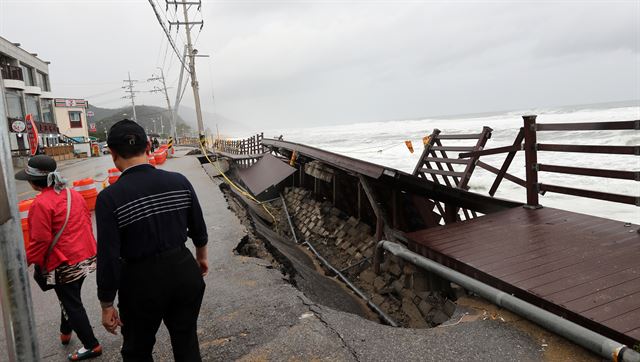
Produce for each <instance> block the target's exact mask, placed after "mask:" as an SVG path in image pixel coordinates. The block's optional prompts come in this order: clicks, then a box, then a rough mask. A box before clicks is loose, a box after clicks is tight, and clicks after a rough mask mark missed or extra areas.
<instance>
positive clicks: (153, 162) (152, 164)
mask: <svg viewBox="0 0 640 362" xmlns="http://www.w3.org/2000/svg"><path fill="white" fill-rule="evenodd" d="M147 159H148V160H149V164H150V165H151V166H155V165H156V158H155V156H154V155H152V154H150V155H148V156H147Z"/></svg>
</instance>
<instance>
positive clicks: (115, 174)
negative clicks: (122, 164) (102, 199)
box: [108, 167, 121, 185]
mask: <svg viewBox="0 0 640 362" xmlns="http://www.w3.org/2000/svg"><path fill="white" fill-rule="evenodd" d="M108 173H109V185H113V184H114V183H116V181H118V178H120V174H121V172H120V170H118V169H117V168H115V167H114V168H110V169H109V171H108Z"/></svg>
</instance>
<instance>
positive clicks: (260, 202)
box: [200, 143, 278, 228]
mask: <svg viewBox="0 0 640 362" xmlns="http://www.w3.org/2000/svg"><path fill="white" fill-rule="evenodd" d="M200 149H201V150H202V154H203V155H204V157H206V159H207V161H209V163H210V164H212V165H213V167H215V168H216V170H217V171H218V172H219V173H220V175H221V176H222V178H224V180H225V181H226V182H227V183H228V184H229V185H230V186H231V187H233V188H234V189H236V190H237V191H238V192H239V193H240V194H242V195H243V196H245V197H247V198H249V199H250V200H251V201H253V202H255V203H257V204H258V205H260V206H262V208H263V209H264V211H266V212H267V214H269V216H271V218H272V219H273V225H275V226H276V228H277V227H278V223H277V221H276V217H275V216H274V215H273V214H272V213H271V211H269V209H268V208H267V206H266V205H267V204H266V203H265V202H263V201H258V200H257V199H256V198H255V197H253V195H251V194H250V193H249V192H248V191H246V190H245V189H243V188H242V187H240V186H238V185H236V184H235V183H234V182H233V181H231V179H230V178H229V177H227V175H226V174H225V173H224V172H223V171H222V170H221V169H220V167H218V164H217V163H215V162H213V161H211V159H210V158H209V152H208V151H207V150H206V149H205V148H204V145H203V144H202V143H200Z"/></svg>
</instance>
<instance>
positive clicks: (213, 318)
mask: <svg viewBox="0 0 640 362" xmlns="http://www.w3.org/2000/svg"><path fill="white" fill-rule="evenodd" d="M177 156H179V158H176V159H173V160H171V162H169V163H167V165H166V166H165V169H170V170H174V171H178V172H181V173H183V174H184V175H185V176H187V178H189V180H190V181H191V183H192V184H193V186H194V188H195V190H196V192H197V193H198V195H199V198H200V202H201V204H202V206H203V211H204V216H205V220H206V222H207V225H208V228H209V229H208V230H209V234H210V248H211V249H210V252H209V257H210V273H209V275H208V276H207V277H206V279H205V281H206V283H207V289H206V294H205V297H204V301H203V306H202V309H201V314H200V318H199V328H198V333H199V337H200V343H201V350H202V356H203V359H204V360H207V361H223V360H224V361H226V360H233V359H239V358H243V357H244V358H245V359H251V358H266V359H273V360H287V359H289V358H297V359H302V360H306V359H312V358H328V359H333V360H347V361H348V360H425V359H426V360H452V361H453V360H456V361H458V360H460V359H463V360H465V359H466V360H477V359H480V358H481V359H495V360H497V359H502V358H508V359H515V360H523V359H526V360H538V359H540V358H542V352H541V351H540V341H538V340H535V339H533V338H532V337H530V336H528V335H527V334H525V333H524V332H522V331H520V330H519V329H517V328H515V327H514V326H513V325H510V324H506V323H502V322H500V321H495V320H486V321H477V322H473V323H462V324H459V325H456V326H452V327H447V328H443V329H442V330H438V331H434V330H410V329H395V328H391V327H386V326H383V325H379V324H376V323H374V322H371V321H367V320H364V319H362V318H360V317H356V316H353V315H350V314H347V313H342V312H337V311H334V310H331V309H328V308H326V307H323V306H319V305H315V304H313V303H312V302H310V301H309V300H308V299H307V298H306V297H305V296H304V295H303V294H302V293H301V292H299V291H298V290H297V289H295V288H294V287H293V286H291V285H290V284H289V283H287V282H286V281H284V280H283V278H282V274H281V273H280V272H279V271H278V270H276V269H272V268H271V267H270V265H269V264H268V263H266V262H264V261H262V260H260V259H255V258H247V257H243V256H236V255H234V253H233V249H234V248H235V247H236V246H237V244H238V243H239V241H240V240H241V238H242V237H243V236H244V235H245V233H246V231H245V230H244V228H243V227H242V226H241V225H240V223H239V221H238V220H237V219H236V217H235V215H234V214H232V213H231V212H230V211H229V210H228V209H227V204H226V202H225V200H224V198H223V196H222V194H221V192H220V191H219V190H218V187H217V186H216V185H215V184H214V183H212V181H211V180H210V179H209V178H208V176H207V175H206V174H205V172H204V171H203V169H202V168H201V167H200V165H199V163H198V161H197V159H195V158H191V157H185V156H184V151H182V152H180V153H178V154H177ZM86 162H92V161H86ZM96 162H99V160H98V161H96ZM74 167H80V168H88V167H91V165H90V164H87V163H82V164H78V165H75V166H74ZM65 171H66V170H65ZM36 288H37V287H36ZM83 292H84V294H83V299H84V302H85V303H84V304H85V305H86V306H87V313H88V314H89V317H90V319H91V323H92V325H93V327H94V329H95V331H96V334H97V337H98V338H99V339H100V340H101V341H102V342H103V346H104V351H105V353H104V355H103V357H101V360H105V361H119V360H120V353H119V349H120V345H121V339H120V336H112V335H110V334H108V333H107V332H106V331H104V329H103V328H102V327H101V326H100V307H99V304H98V301H97V298H96V290H95V276H94V274H92V275H91V277H90V278H88V279H87V281H86V288H85V290H84V291H83ZM32 295H33V297H34V310H35V313H36V323H37V331H38V342H39V345H40V349H41V356H42V357H43V359H44V360H52V361H58V360H62V359H64V357H65V356H66V354H67V353H68V352H69V351H70V350H71V349H72V348H77V340H76V339H75V338H74V340H72V342H71V344H70V345H69V347H63V346H61V345H60V344H59V342H58V339H57V329H56V328H55V325H56V323H57V322H58V318H59V314H58V313H57V308H58V306H57V304H56V303H55V296H54V295H53V294H51V293H35V289H32ZM547 338H548V337H547ZM157 339H158V343H156V348H155V353H154V357H155V359H156V360H157V361H165V360H171V356H172V353H171V347H170V343H169V336H168V334H167V333H166V329H165V328H164V327H161V330H160V332H159V333H158V335H157ZM5 348H6V343H5V339H4V336H2V341H0V355H6V351H5V350H4V349H5Z"/></svg>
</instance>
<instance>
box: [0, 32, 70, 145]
mask: <svg viewBox="0 0 640 362" xmlns="http://www.w3.org/2000/svg"><path fill="white" fill-rule="evenodd" d="M0 70H1V77H2V86H4V88H5V99H4V101H5V102H6V108H7V118H8V119H7V122H9V129H10V131H11V135H10V137H9V138H10V142H11V153H12V155H14V156H25V155H28V150H29V143H28V141H27V135H26V130H25V126H26V125H25V122H24V121H25V116H26V115H27V114H31V115H32V117H33V120H34V121H35V124H36V128H37V130H38V134H39V144H40V147H42V148H46V147H54V146H58V145H59V144H60V143H61V140H60V132H59V129H58V126H57V124H56V118H55V115H54V107H53V95H52V93H51V84H50V83H49V62H46V61H44V60H42V59H40V58H38V56H37V54H34V53H30V52H28V51H26V50H24V49H22V48H21V47H20V44H18V43H12V42H10V41H8V40H6V39H4V38H2V37H0Z"/></svg>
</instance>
